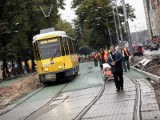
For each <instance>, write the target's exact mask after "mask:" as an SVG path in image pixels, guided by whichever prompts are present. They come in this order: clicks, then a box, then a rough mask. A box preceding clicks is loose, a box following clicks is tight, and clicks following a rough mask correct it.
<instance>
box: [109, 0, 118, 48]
mask: <svg viewBox="0 0 160 120" xmlns="http://www.w3.org/2000/svg"><path fill="white" fill-rule="evenodd" d="M110 1H111V5H112V10H113V17H114V25H115V29H116V36H117V41H118V45H120V41H119V35H118V28H117V22H116V15H115V11H114V6H113V3H112V0H110Z"/></svg>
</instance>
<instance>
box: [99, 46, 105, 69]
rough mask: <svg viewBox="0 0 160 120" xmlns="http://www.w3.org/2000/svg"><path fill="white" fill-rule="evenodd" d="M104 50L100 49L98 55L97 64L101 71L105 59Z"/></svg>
mask: <svg viewBox="0 0 160 120" xmlns="http://www.w3.org/2000/svg"><path fill="white" fill-rule="evenodd" d="M104 54H105V52H104V50H103V49H102V48H101V49H100V55H99V64H100V67H101V69H103V63H105V58H104Z"/></svg>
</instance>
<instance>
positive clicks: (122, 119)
mask: <svg viewBox="0 0 160 120" xmlns="http://www.w3.org/2000/svg"><path fill="white" fill-rule="evenodd" d="M82 120H133V114H124V115H114V116H102V117H95V118H94V117H91V118H83V119H82Z"/></svg>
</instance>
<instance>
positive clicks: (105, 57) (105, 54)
mask: <svg viewBox="0 0 160 120" xmlns="http://www.w3.org/2000/svg"><path fill="white" fill-rule="evenodd" d="M104 59H105V61H107V60H108V52H107V51H105V52H104Z"/></svg>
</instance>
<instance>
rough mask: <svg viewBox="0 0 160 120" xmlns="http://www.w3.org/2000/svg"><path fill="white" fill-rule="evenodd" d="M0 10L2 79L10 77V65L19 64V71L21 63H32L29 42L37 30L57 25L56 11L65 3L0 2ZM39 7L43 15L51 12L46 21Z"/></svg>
mask: <svg viewBox="0 0 160 120" xmlns="http://www.w3.org/2000/svg"><path fill="white" fill-rule="evenodd" d="M51 5H52V6H51ZM0 6H1V7H0V33H1V34H0V47H1V51H0V60H2V61H3V77H4V78H5V77H8V76H9V71H8V67H7V63H8V62H9V61H18V63H19V65H20V67H21V61H27V60H29V59H31V60H32V63H34V55H33V50H32V38H33V36H34V35H35V34H38V33H39V30H40V29H43V28H47V27H48V26H49V24H50V26H51V27H53V26H54V25H55V24H56V23H57V21H58V19H59V17H60V16H59V14H58V9H59V8H61V9H63V8H64V7H63V6H64V0H56V1H55V0H47V1H46V0H29V1H25V0H21V1H14V0H8V1H7V0H1V1H0ZM40 6H41V7H42V8H43V10H44V11H45V12H46V13H47V12H48V11H49V10H51V9H52V12H50V15H49V16H48V17H47V18H46V17H44V15H43V14H42V11H41V9H40ZM50 7H51V9H50ZM15 8H16V9H15ZM47 20H49V21H52V22H50V23H48V21H47Z"/></svg>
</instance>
